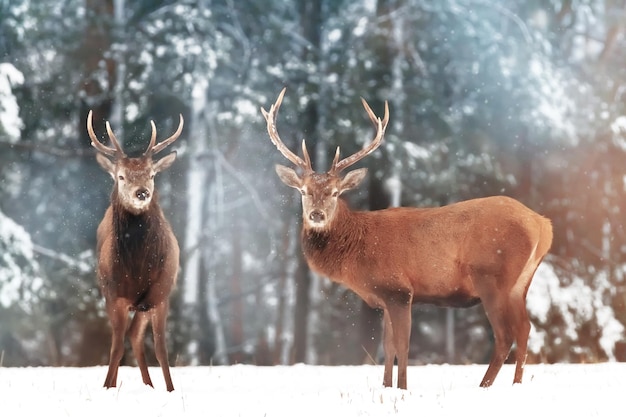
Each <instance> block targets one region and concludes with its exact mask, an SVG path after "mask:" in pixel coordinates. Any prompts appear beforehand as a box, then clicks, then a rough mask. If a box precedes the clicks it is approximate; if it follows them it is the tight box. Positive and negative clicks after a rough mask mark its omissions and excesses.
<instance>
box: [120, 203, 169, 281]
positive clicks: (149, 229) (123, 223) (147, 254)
mask: <svg viewBox="0 0 626 417" xmlns="http://www.w3.org/2000/svg"><path fill="white" fill-rule="evenodd" d="M157 198H158V196H157V195H156V193H155V194H154V195H153V196H152V201H151V202H150V205H149V206H148V209H147V210H146V211H145V212H143V213H141V214H137V215H136V214H133V213H131V212H129V211H128V210H126V209H125V208H124V207H123V206H122V205H121V204H120V202H119V199H118V197H117V192H116V191H114V192H113V195H112V196H111V202H112V203H111V207H112V210H113V230H114V233H115V239H116V242H115V248H114V252H115V253H114V257H113V259H116V260H117V262H116V265H117V267H118V268H119V271H120V272H122V271H123V273H124V274H130V275H131V278H133V279H135V280H138V281H142V280H147V279H148V278H149V275H150V271H151V270H152V269H153V268H155V267H158V266H159V264H160V263H161V262H163V259H164V254H165V251H166V249H167V248H165V247H164V246H165V244H164V239H163V231H162V228H163V226H164V224H165V220H164V218H163V214H162V212H161V209H160V208H159V206H158V202H157Z"/></svg>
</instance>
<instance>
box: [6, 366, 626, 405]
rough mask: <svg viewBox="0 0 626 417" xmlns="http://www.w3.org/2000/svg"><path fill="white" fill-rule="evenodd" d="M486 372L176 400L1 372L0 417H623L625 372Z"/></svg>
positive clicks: (281, 370) (223, 383) (265, 383)
mask: <svg viewBox="0 0 626 417" xmlns="http://www.w3.org/2000/svg"><path fill="white" fill-rule="evenodd" d="M486 368H487V367H486V365H467V366H450V365H428V366H413V367H411V368H410V369H409V375H408V382H409V390H407V391H402V390H398V389H396V388H382V387H381V383H382V372H383V369H382V366H342V367H325V366H310V365H295V366H277V367H256V366H250V365H235V366H217V367H178V368H172V377H173V380H174V387H175V388H176V390H175V391H173V392H171V393H168V392H167V391H166V390H165V387H164V383H163V377H162V374H161V372H160V369H158V368H151V369H150V373H151V376H152V380H153V382H154V384H155V388H154V389H152V388H150V387H147V386H144V385H143V384H142V382H141V377H140V375H139V370H138V369H137V368H131V367H122V368H120V371H119V378H118V387H117V388H112V389H109V390H107V389H104V388H102V387H101V386H102V383H103V381H104V377H105V374H106V368H104V367H94V368H0V410H1V413H2V415H3V416H24V415H27V416H28V415H40V416H45V417H51V416H81V417H84V416H90V417H91V416H107V417H113V416H142V417H156V416H168V417H175V416H216V417H222V416H253V417H263V416H267V417H282V416H285V417H287V416H288V417H302V416H315V417H333V416H341V417H350V416H377V417H380V416H414V417H417V416H424V417H426V416H428V417H432V416H454V415H480V416H481V417H486V416H504V415H506V416H525V417H529V416H534V415H537V416H538V415H558V416H568V417H570V416H607V415H620V414H623V404H624V397H623V395H624V387H626V364H624V363H605V364H585V365H571V364H570V365H565V364H560V365H527V366H526V371H525V375H524V383H523V384H521V385H512V384H511V382H512V380H513V366H512V365H505V367H504V368H503V369H502V370H501V371H500V374H499V375H498V379H497V380H496V382H495V383H494V385H493V386H492V387H491V388H487V389H484V388H479V387H478V384H479V383H480V380H481V379H482V376H483V373H484V372H485V370H486Z"/></svg>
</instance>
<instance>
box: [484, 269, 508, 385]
mask: <svg viewBox="0 0 626 417" xmlns="http://www.w3.org/2000/svg"><path fill="white" fill-rule="evenodd" d="M491 279H496V278H491ZM497 291H498V289H497V288H495V286H494V288H493V290H492V292H491V293H490V294H486V295H484V294H483V296H482V297H481V299H482V301H483V307H484V308H485V313H486V314H487V318H488V319H489V323H490V324H491V328H492V330H493V335H494V339H495V346H494V351H493V354H492V356H491V360H490V362H489V366H488V367H487V372H486V373H485V376H484V377H483V380H482V382H481V383H480V386H481V387H489V386H491V384H493V381H494V380H495V379H496V376H497V375H498V372H500V369H501V368H502V365H503V364H504V361H505V360H506V358H507V357H508V356H509V352H510V351H511V346H512V345H513V326H512V325H513V324H514V323H513V321H512V318H511V314H510V308H509V306H508V305H507V304H508V303H509V300H508V299H507V298H505V299H504V300H502V301H498V299H499V297H500V296H499V295H498V294H497Z"/></svg>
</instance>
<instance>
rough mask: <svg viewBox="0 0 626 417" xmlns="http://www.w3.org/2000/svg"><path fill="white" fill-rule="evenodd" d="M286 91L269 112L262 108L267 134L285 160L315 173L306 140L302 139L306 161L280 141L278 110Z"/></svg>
mask: <svg viewBox="0 0 626 417" xmlns="http://www.w3.org/2000/svg"><path fill="white" fill-rule="evenodd" d="M286 90H287V88H283V89H282V91H281V92H280V94H279V95H278V98H277V99H276V102H275V103H274V104H272V106H271V107H270V111H269V112H267V111H265V109H264V108H263V107H261V113H263V117H265V121H266V122H267V133H268V134H269V136H270V139H271V141H272V143H273V144H274V146H276V148H277V149H278V151H279V152H280V153H281V154H283V156H284V157H285V158H287V159H289V160H290V161H291V162H293V163H294V164H295V165H296V166H298V167H300V168H302V169H303V170H304V171H305V172H311V171H313V167H312V166H311V158H310V157H309V152H308V151H307V149H306V143H305V141H304V139H302V154H303V155H304V159H302V158H300V157H299V156H298V155H296V154H295V153H293V152H291V151H290V150H289V148H287V146H286V145H285V144H284V143H283V141H282V140H281V139H280V136H278V130H277V129H276V117H277V115H278V109H279V108H280V105H281V104H282V102H283V97H284V96H285V91H286Z"/></svg>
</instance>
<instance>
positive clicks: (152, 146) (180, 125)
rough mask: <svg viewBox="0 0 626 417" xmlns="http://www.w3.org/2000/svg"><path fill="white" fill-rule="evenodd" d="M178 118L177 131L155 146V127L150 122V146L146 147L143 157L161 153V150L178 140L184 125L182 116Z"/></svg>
mask: <svg viewBox="0 0 626 417" xmlns="http://www.w3.org/2000/svg"><path fill="white" fill-rule="evenodd" d="M179 116H180V118H179V121H178V129H176V132H174V133H173V134H172V136H170V137H169V138H167V139H165V140H164V141H162V142H159V143H158V144H157V145H155V144H154V143H155V142H156V125H155V124H154V122H153V121H152V120H150V125H151V126H152V136H151V137H150V144H149V145H148V149H146V151H145V152H144V155H146V156H152V155H156V154H157V153H159V152H161V151H162V150H163V149H165V148H166V147H168V146H169V145H171V144H172V143H173V142H174V141H175V140H176V139H178V137H179V136H180V134H181V132H182V131H183V125H184V124H185V121H184V120H183V115H182V114H180V115H179Z"/></svg>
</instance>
